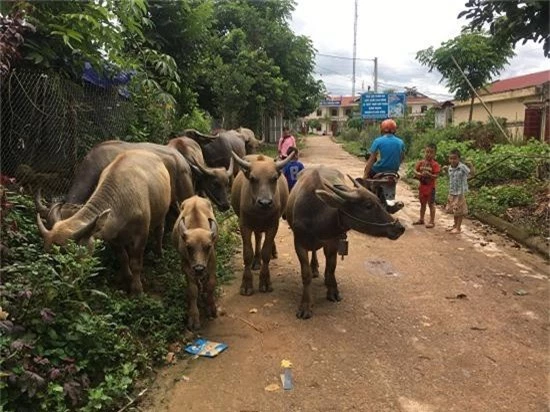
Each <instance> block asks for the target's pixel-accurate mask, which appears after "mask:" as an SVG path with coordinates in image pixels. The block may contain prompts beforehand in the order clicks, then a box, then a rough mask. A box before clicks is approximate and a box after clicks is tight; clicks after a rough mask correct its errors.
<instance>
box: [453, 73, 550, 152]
mask: <svg viewBox="0 0 550 412" xmlns="http://www.w3.org/2000/svg"><path fill="white" fill-rule="evenodd" d="M549 86H550V70H545V71H542V72H537V73H531V74H526V75H523V76H517V77H512V78H509V79H504V80H499V81H496V82H494V83H492V84H490V85H489V86H487V87H486V88H484V89H483V90H481V91H479V92H478V93H479V95H480V96H481V98H482V99H483V101H484V102H485V104H486V105H487V107H488V109H489V110H490V112H491V113H492V115H493V116H494V117H497V118H499V117H500V118H505V119H506V121H507V122H506V125H507V128H508V132H509V134H510V136H511V137H512V138H513V139H523V138H530V137H535V138H537V139H544V140H545V141H549V140H550V137H549V131H550V127H549V120H550V114H549V91H550V87H549ZM453 104H454V113H453V124H459V123H462V122H467V121H468V116H469V113H470V101H457V100H455V101H453ZM472 120H473V121H481V122H488V121H490V118H489V114H488V113H487V111H486V110H485V109H484V108H483V106H482V104H481V103H480V102H479V100H478V99H476V100H475V102H474V108H473V115H472Z"/></svg>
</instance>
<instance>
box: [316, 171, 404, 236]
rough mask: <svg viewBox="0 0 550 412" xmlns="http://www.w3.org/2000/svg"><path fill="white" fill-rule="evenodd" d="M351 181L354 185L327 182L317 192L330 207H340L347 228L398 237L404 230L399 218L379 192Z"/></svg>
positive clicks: (372, 234)
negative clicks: (373, 191)
mask: <svg viewBox="0 0 550 412" xmlns="http://www.w3.org/2000/svg"><path fill="white" fill-rule="evenodd" d="M350 179H351V178H350ZM351 180H352V182H353V184H354V187H353V188H351V187H349V186H347V185H343V184H335V185H333V184H331V183H329V182H328V181H324V187H325V189H324V190H323V189H317V190H315V194H316V195H317V197H318V198H319V199H321V201H323V202H324V203H326V204H327V205H328V206H330V207H333V208H335V209H338V218H339V220H340V224H341V225H342V227H343V228H344V229H346V230H348V229H353V230H356V231H358V232H361V233H364V234H367V235H371V236H380V237H387V238H389V239H392V240H395V239H397V238H399V237H400V236H401V235H402V234H403V233H404V232H405V228H404V227H403V225H401V223H400V222H399V220H397V219H394V218H393V217H392V216H391V214H389V213H388V212H387V211H386V209H385V207H384V206H383V205H382V203H381V202H380V200H379V199H378V197H377V196H376V195H374V194H373V193H371V192H370V191H368V190H367V189H365V188H364V187H362V186H360V185H359V184H358V183H357V182H355V181H354V180H353V179H351Z"/></svg>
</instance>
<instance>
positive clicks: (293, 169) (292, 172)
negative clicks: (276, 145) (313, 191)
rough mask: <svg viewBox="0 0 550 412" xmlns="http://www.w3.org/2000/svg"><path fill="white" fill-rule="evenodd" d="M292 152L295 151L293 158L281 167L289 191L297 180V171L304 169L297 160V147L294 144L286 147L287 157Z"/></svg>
mask: <svg viewBox="0 0 550 412" xmlns="http://www.w3.org/2000/svg"><path fill="white" fill-rule="evenodd" d="M292 152H296V155H295V156H294V159H293V160H292V161H290V162H288V163H287V164H286V165H285V167H284V169H283V173H284V175H285V177H286V182H287V183H288V191H289V192H290V191H291V190H292V188H293V187H294V185H295V184H296V182H297V181H298V173H300V172H301V171H302V170H303V169H304V165H303V164H302V162H300V161H299V160H298V149H297V148H296V147H295V146H292V147H289V148H288V150H287V152H286V155H287V157H288V156H290V155H291V154H292Z"/></svg>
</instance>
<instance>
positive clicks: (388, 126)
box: [380, 119, 397, 133]
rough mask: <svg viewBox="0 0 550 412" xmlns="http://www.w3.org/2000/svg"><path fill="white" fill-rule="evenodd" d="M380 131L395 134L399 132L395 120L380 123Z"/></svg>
mask: <svg viewBox="0 0 550 412" xmlns="http://www.w3.org/2000/svg"><path fill="white" fill-rule="evenodd" d="M380 131H381V132H382V133H395V132H396V131H397V123H395V121H394V120H393V119H386V120H384V121H383V122H382V123H380Z"/></svg>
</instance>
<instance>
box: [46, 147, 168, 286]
mask: <svg viewBox="0 0 550 412" xmlns="http://www.w3.org/2000/svg"><path fill="white" fill-rule="evenodd" d="M169 206H170V174H169V173H168V170H167V168H166V166H165V165H164V162H163V161H162V159H161V158H160V157H159V156H157V155H156V154H154V153H151V152H147V151H144V150H130V151H126V152H123V153H121V154H120V155H118V156H117V157H116V158H115V159H114V160H113V161H112V162H111V164H110V165H109V166H107V167H106V168H105V170H104V171H103V172H102V173H101V176H100V178H99V183H98V185H97V188H96V189H95V191H94V192H93V193H92V196H91V197H90V199H89V200H88V201H87V202H86V204H85V205H84V206H83V207H82V208H81V209H80V210H79V211H78V212H77V213H76V214H75V215H73V216H71V217H70V218H68V219H65V220H59V221H56V222H55V223H54V225H53V227H52V229H51V230H48V229H46V227H45V226H44V224H43V223H42V220H41V218H40V214H37V223H38V227H39V229H40V232H41V234H42V237H43V238H44V248H45V249H46V250H49V249H50V248H51V246H52V245H53V244H56V245H64V244H66V243H67V241H68V240H69V239H73V240H75V241H77V242H81V243H82V242H87V243H88V245H90V244H91V243H90V241H91V239H92V237H98V238H101V239H104V240H105V241H107V242H109V243H110V244H111V245H112V246H113V248H114V249H115V251H116V253H117V254H118V257H119V259H120V263H121V268H122V273H123V275H124V277H125V278H126V279H128V280H129V283H130V284H129V288H128V289H129V291H130V292H131V293H133V294H136V293H141V292H142V290H143V288H142V285H141V271H142V267H143V251H144V249H145V244H146V243H147V238H148V235H149V231H150V230H151V231H153V232H154V234H155V238H156V240H157V244H158V245H161V244H162V236H163V234H164V219H165V217H166V213H167V211H168V208H169Z"/></svg>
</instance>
